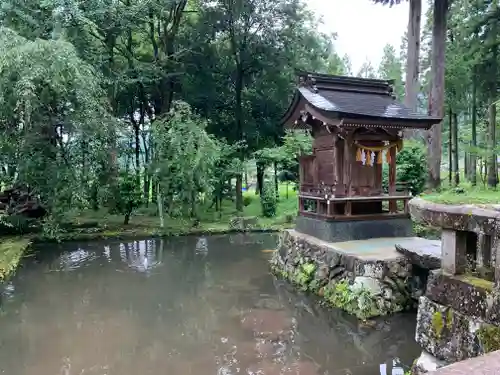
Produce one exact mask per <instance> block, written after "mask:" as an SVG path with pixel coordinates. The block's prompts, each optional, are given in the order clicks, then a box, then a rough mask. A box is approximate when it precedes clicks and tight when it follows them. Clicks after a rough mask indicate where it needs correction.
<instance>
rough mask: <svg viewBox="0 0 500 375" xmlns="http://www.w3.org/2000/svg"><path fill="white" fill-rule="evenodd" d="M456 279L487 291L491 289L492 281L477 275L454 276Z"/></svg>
mask: <svg viewBox="0 0 500 375" xmlns="http://www.w3.org/2000/svg"><path fill="white" fill-rule="evenodd" d="M456 277H457V279H458V280H460V281H463V282H464V283H467V284H470V285H472V286H475V287H478V288H481V289H485V290H487V291H489V292H491V291H492V290H493V282H491V281H488V280H485V279H481V278H479V277H475V276H472V275H460V276H456Z"/></svg>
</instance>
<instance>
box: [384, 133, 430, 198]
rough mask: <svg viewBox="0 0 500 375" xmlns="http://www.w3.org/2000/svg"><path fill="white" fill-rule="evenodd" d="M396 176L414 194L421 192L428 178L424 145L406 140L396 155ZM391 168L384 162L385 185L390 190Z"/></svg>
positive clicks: (386, 189) (385, 188)
mask: <svg viewBox="0 0 500 375" xmlns="http://www.w3.org/2000/svg"><path fill="white" fill-rule="evenodd" d="M396 178H397V180H398V181H400V182H405V183H406V184H407V187H408V190H409V191H411V193H412V194H413V195H418V194H420V193H421V192H422V191H423V190H424V187H425V181H426V179H427V162H426V154H425V149H424V147H423V146H422V145H421V144H420V143H417V142H406V143H405V147H404V148H403V149H402V150H401V151H400V152H399V153H398V155H397V157H396ZM388 181H389V168H388V165H387V164H384V169H383V186H384V190H385V191H386V192H387V191H388Z"/></svg>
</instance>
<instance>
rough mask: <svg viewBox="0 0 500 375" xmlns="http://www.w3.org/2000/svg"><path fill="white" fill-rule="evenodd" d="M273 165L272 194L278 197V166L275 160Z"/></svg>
mask: <svg viewBox="0 0 500 375" xmlns="http://www.w3.org/2000/svg"><path fill="white" fill-rule="evenodd" d="M273 164H274V165H273V166H274V194H275V195H276V198H277V199H279V197H280V193H279V184H278V166H277V164H276V162H274V163H273Z"/></svg>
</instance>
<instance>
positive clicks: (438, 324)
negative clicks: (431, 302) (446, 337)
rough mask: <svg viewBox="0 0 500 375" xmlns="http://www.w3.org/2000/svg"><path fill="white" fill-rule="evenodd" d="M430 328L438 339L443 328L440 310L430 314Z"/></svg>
mask: <svg viewBox="0 0 500 375" xmlns="http://www.w3.org/2000/svg"><path fill="white" fill-rule="evenodd" d="M432 328H433V330H434V334H435V335H436V337H437V338H438V339H440V338H441V334H442V333H443V328H444V323H443V314H442V313H441V311H436V312H435V313H434V314H432Z"/></svg>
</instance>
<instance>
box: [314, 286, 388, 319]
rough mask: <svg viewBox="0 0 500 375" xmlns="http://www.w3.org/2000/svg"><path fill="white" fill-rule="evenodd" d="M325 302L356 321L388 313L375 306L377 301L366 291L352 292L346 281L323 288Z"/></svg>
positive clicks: (357, 290)
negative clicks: (355, 318) (354, 317)
mask: <svg viewBox="0 0 500 375" xmlns="http://www.w3.org/2000/svg"><path fill="white" fill-rule="evenodd" d="M323 290H324V297H325V299H326V301H327V302H328V303H329V304H330V305H332V306H333V307H336V308H338V309H341V310H344V311H347V312H348V313H349V314H351V315H354V316H356V317H357V318H358V319H362V320H365V319H369V318H372V317H375V316H382V315H386V314H387V313H389V311H383V310H382V309H380V308H379V306H378V304H377V299H376V298H375V297H374V296H373V295H372V294H371V293H370V291H369V290H366V289H356V290H353V288H352V287H351V285H350V284H349V282H348V281H347V280H342V281H339V282H337V283H335V284H329V285H327V286H325V288H324V289H323Z"/></svg>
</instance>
